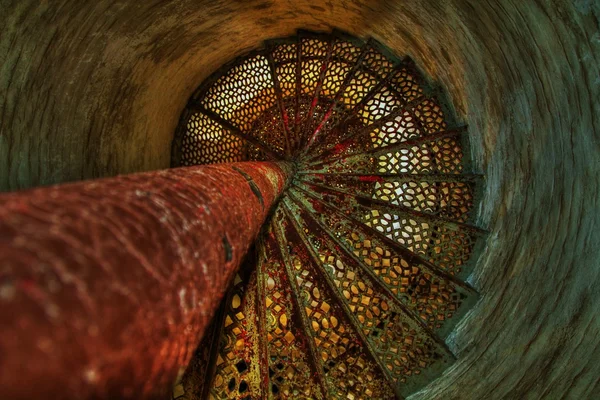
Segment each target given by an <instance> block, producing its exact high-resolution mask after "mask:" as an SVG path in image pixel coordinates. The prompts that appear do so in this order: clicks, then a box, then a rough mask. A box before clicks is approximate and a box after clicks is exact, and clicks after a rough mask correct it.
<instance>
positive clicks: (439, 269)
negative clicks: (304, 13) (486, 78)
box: [174, 31, 485, 400]
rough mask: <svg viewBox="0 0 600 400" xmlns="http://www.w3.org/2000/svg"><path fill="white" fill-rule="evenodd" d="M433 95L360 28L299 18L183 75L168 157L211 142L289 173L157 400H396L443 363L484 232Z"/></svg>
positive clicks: (204, 159) (451, 124)
mask: <svg viewBox="0 0 600 400" xmlns="http://www.w3.org/2000/svg"><path fill="white" fill-rule="evenodd" d="M438 94H439V93H438V91H435V90H433V89H432V88H431V87H429V86H428V84H427V83H426V82H425V80H424V79H423V78H422V77H421V75H420V74H419V73H418V71H417V69H416V68H415V66H414V64H413V63H412V62H411V61H410V60H409V59H407V58H404V59H400V58H397V57H394V56H393V55H391V54H389V52H388V51H387V50H386V49H385V48H383V46H381V45H380V44H378V43H377V42H375V41H374V40H369V41H366V42H363V41H361V40H358V39H356V38H353V37H351V36H349V35H346V34H343V33H340V32H336V33H334V34H323V33H312V32H306V31H300V32H299V33H298V36H297V37H295V38H284V39H276V40H272V41H269V42H267V44H266V46H265V48H264V49H259V50H255V51H253V52H251V53H249V54H248V55H247V56H246V57H242V58H240V59H237V60H235V61H234V62H232V63H231V64H229V65H228V66H227V67H226V68H224V69H223V70H220V71H219V72H218V73H216V75H214V76H213V77H212V78H210V79H209V80H208V81H207V82H206V83H205V84H203V85H202V86H201V87H200V88H199V89H198V91H197V92H196V93H195V94H194V96H193V97H192V99H191V100H190V104H189V107H188V110H187V111H186V112H189V113H190V114H191V115H190V116H186V114H184V117H183V118H182V124H181V126H180V130H179V132H178V139H177V140H176V141H175V144H174V153H176V154H180V155H181V157H179V158H177V159H176V160H175V162H176V163H181V164H182V165H194V164H202V163H210V162H215V161H217V160H216V159H215V158H214V156H213V155H214V154H219V155H223V153H222V152H219V151H217V150H218V149H221V147H219V146H223V145H225V148H226V149H227V150H226V153H225V154H230V155H231V156H232V157H241V158H242V159H248V160H254V159H260V158H261V157H264V156H268V155H269V154H270V155H271V156H273V157H276V158H278V159H280V160H286V159H290V160H292V161H293V162H294V165H295V167H296V168H297V171H296V174H295V175H294V179H293V181H292V183H291V185H290V186H289V188H288V189H287V190H286V191H285V193H284V194H283V196H282V201H281V202H280V203H279V204H278V206H277V208H276V211H275V214H274V217H273V219H272V223H271V224H270V225H269V227H268V228H267V229H265V232H264V235H263V236H262V237H261V240H260V241H259V242H258V244H257V255H256V257H255V259H253V260H250V264H251V265H250V266H249V269H248V270H247V272H246V274H245V275H244V276H242V275H241V274H240V276H238V277H237V278H236V282H235V284H234V285H233V287H232V288H231V290H230V292H229V294H228V296H227V298H226V300H225V301H224V302H223V304H222V312H221V314H220V318H218V319H215V322H214V324H215V327H214V329H213V330H212V331H211V334H210V335H209V336H207V338H205V341H204V343H203V344H202V345H201V346H200V347H199V348H198V350H197V353H196V354H197V357H196V361H195V362H194V363H193V364H192V365H191V366H190V369H188V371H187V372H186V374H185V375H184V377H183V379H182V381H181V383H180V384H178V385H177V386H176V388H177V390H176V391H175V392H174V397H175V398H180V399H189V400H192V399H204V398H210V399H250V398H252V399H254V398H274V399H295V398H314V399H330V398H350V399H352V398H355V399H358V398H376V399H388V398H403V397H404V396H407V395H409V394H411V393H413V392H414V391H416V390H418V389H419V388H422V387H423V386H424V385H425V384H427V383H429V382H431V381H432V380H433V379H435V378H436V377H438V376H440V374H441V373H442V371H443V370H444V369H446V368H447V367H448V365H450V364H451V363H452V362H454V360H455V356H454V354H453V353H452V351H451V350H450V349H449V348H448V347H447V346H446V344H445V343H444V338H446V337H447V335H448V334H449V332H450V331H451V330H452V329H453V328H454V326H455V325H456V323H457V321H459V320H460V318H461V317H462V316H463V315H465V313H466V312H467V311H468V310H469V309H470V308H471V306H472V305H473V304H474V303H475V301H477V298H478V296H477V293H476V291H475V290H474V289H473V288H472V287H471V286H470V285H469V284H467V283H465V282H464V279H465V278H466V277H467V276H468V274H469V273H470V271H471V268H470V264H469V259H470V256H471V254H472V253H473V251H474V250H475V244H476V242H477V240H478V239H479V238H480V237H481V236H482V235H484V234H485V232H484V231H483V230H481V229H479V228H478V227H476V226H474V225H473V224H472V221H471V220H470V218H469V215H470V212H471V210H472V209H473V207H474V205H475V202H476V197H477V196H476V192H477V186H478V183H479V182H480V181H481V176H478V175H476V174H472V173H470V171H469V164H468V162H466V161H467V160H466V157H465V156H464V152H463V146H464V145H466V144H467V142H466V140H465V138H466V136H467V129H466V127H464V126H460V125H459V124H457V123H456V122H455V121H454V120H453V119H452V117H451V114H450V113H449V111H448V107H445V106H444V103H443V102H442V101H441V100H440V97H439V96H438ZM290 116H293V117H292V118H290ZM203 118H208V119H209V120H210V121H209V122H207V123H205V124H204V125H203V127H205V128H206V129H202V127H200V126H198V125H197V124H196V125H194V124H190V123H189V121H197V120H201V119H203ZM215 133H217V134H216V135H215ZM232 136H235V137H237V138H241V139H242V140H241V141H239V142H236V141H233V140H231V139H230V138H231V137H232ZM207 137H215V138H220V139H222V140H223V142H220V141H219V140H215V141H213V142H209V141H207V140H206V138H207ZM181 144H183V145H181ZM265 149H268V151H265ZM261 151H262V152H263V153H264V155H261V153H260V152H261ZM218 161H227V157H225V158H223V159H219V160H218ZM176 165H179V164H176ZM253 267H254V268H253Z"/></svg>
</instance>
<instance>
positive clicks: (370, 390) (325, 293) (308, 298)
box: [280, 223, 393, 399]
mask: <svg viewBox="0 0 600 400" xmlns="http://www.w3.org/2000/svg"><path fill="white" fill-rule="evenodd" d="M283 229H284V232H283V235H284V236H283V238H282V240H285V242H284V243H280V244H287V246H288V248H289V253H290V257H289V263H288V264H286V267H287V268H288V269H289V271H290V272H289V273H290V275H291V276H293V277H294V280H295V282H294V286H295V288H296V292H297V293H299V294H300V298H301V301H302V305H303V306H304V312H305V315H306V319H307V321H308V322H309V323H310V332H311V337H312V338H313V341H314V342H313V343H314V346H315V348H316V350H317V361H318V362H319V363H320V365H321V368H322V369H323V371H324V373H325V379H326V381H327V385H328V387H329V390H330V392H331V393H332V394H334V395H335V396H336V397H338V398H348V396H352V397H353V398H357V399H367V398H373V397H374V398H392V397H393V391H392V390H391V388H390V387H389V385H388V384H387V383H386V384H384V385H383V386H382V385H381V383H383V382H386V379H385V378H384V377H383V376H382V373H381V371H380V370H379V368H378V367H377V365H376V364H375V362H374V361H373V360H372V359H370V357H369V354H368V352H367V351H366V349H365V348H364V344H363V343H362V341H361V339H360V337H359V335H357V333H356V332H355V331H354V329H353V328H352V325H351V323H349V321H348V318H347V317H346V314H345V313H344V312H343V310H342V307H341V306H340V305H339V304H338V302H337V301H336V300H335V297H334V296H332V294H331V291H330V290H329V289H328V288H327V286H326V285H325V284H324V282H322V281H321V280H319V279H317V278H316V277H317V276H319V274H318V272H317V270H316V267H315V265H314V264H313V262H312V260H311V258H310V255H309V254H308V252H307V250H306V248H305V247H303V246H302V241H301V239H300V238H299V237H298V234H297V232H296V231H295V229H294V228H293V226H292V225H291V223H288V224H285V225H284V226H283Z"/></svg>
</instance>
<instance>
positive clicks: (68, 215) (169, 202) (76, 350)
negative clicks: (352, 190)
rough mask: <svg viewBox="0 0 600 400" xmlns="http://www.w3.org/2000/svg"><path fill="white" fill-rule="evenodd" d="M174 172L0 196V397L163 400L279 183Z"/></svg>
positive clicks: (216, 169) (274, 172) (264, 168)
mask: <svg viewBox="0 0 600 400" xmlns="http://www.w3.org/2000/svg"><path fill="white" fill-rule="evenodd" d="M290 172H291V169H290V167H289V165H286V164H281V163H279V164H277V163H264V162H246V163H234V164H222V165H218V166H201V167H190V168H178V169H171V170H167V171H159V172H151V173H144V174H136V175H130V176H122V177H117V178H111V179H104V180H98V181H89V182H82V183H76V184H68V185H62V186H56V187H47V188H41V189H36V190H31V191H26V192H19V193H14V194H5V195H2V196H0V327H1V329H0V398H2V399H24V398H35V399H43V398H44V399H84V398H100V399H117V398H118V399H121V398H132V399H133V398H135V399H140V398H165V397H167V396H168V394H169V392H170V390H171V386H172V384H173V382H174V381H175V379H176V377H177V376H178V374H181V373H182V372H183V370H184V368H185V366H187V364H188V363H189V361H190V358H191V355H192V353H193V351H194V349H195V347H196V346H197V344H198V342H199V340H200V338H201V336H202V335H203V333H204V331H205V328H206V326H207V324H208V323H209V321H210V319H211V317H212V316H213V313H214V311H215V309H216V307H217V306H218V304H219V302H220V300H221V298H222V296H223V294H224V292H225V290H226V288H227V287H228V285H229V283H230V282H231V281H232V279H233V277H234V275H235V273H236V270H237V268H238V266H239V265H240V262H241V261H242V259H243V257H244V256H245V254H246V253H247V250H248V248H249V246H250V244H251V243H252V242H253V241H254V239H255V238H256V236H257V234H258V232H259V230H260V228H261V226H262V225H263V223H264V221H265V218H266V217H267V215H268V214H269V212H270V210H271V206H272V205H273V204H274V202H275V201H276V200H277V198H278V196H279V195H280V194H281V192H282V190H283V189H284V187H285V185H286V181H287V179H288V178H289V174H290Z"/></svg>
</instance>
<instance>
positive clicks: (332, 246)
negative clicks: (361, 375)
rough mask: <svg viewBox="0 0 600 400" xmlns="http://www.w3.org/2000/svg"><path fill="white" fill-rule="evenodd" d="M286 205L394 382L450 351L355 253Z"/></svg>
mask: <svg viewBox="0 0 600 400" xmlns="http://www.w3.org/2000/svg"><path fill="white" fill-rule="evenodd" d="M286 206H287V207H288V208H289V209H290V210H291V212H292V214H295V215H297V217H298V218H297V223H298V224H299V225H300V226H301V228H302V229H301V232H304V235H305V236H306V239H305V240H307V241H308V242H309V243H310V247H312V248H314V249H318V258H319V261H320V263H321V264H320V265H321V268H322V269H323V270H324V271H326V272H327V273H328V275H329V277H330V279H331V281H333V283H334V285H335V288H336V289H337V291H338V296H341V297H343V299H344V300H345V301H346V303H347V304H348V308H349V310H350V312H351V315H353V316H354V318H355V319H356V321H357V322H358V324H359V325H360V327H361V328H362V330H363V333H364V335H365V336H366V337H367V339H368V340H369V343H370V344H371V346H373V348H374V349H375V351H376V352H377V355H378V357H379V358H380V359H381V360H382V361H383V364H384V368H387V369H388V370H389V371H390V372H391V374H392V376H393V379H394V381H395V382H396V383H398V382H402V383H404V382H406V380H407V379H409V378H410V377H411V376H415V375H420V374H421V373H422V372H423V369H424V368H426V367H428V366H430V365H431V364H432V363H434V362H437V361H441V360H442V358H443V357H444V356H447V355H448V353H449V351H448V350H446V349H445V348H444V346H443V345H441V344H439V343H436V342H435V340H434V339H433V338H432V337H431V334H430V333H429V332H427V331H426V330H425V329H423V327H422V326H421V325H420V323H419V322H418V321H415V320H414V319H413V316H412V315H410V314H407V313H406V311H405V310H404V308H403V307H402V306H401V305H400V304H399V303H398V302H397V300H395V299H393V298H390V297H389V296H388V295H387V294H386V292H385V291H382V290H381V288H380V287H379V286H378V285H377V284H376V283H375V282H374V281H373V279H372V278H370V277H369V273H368V269H367V270H365V269H364V267H365V265H361V264H360V263H359V264H357V263H356V262H355V260H356V258H355V257H352V256H351V255H348V253H346V252H344V250H342V248H341V247H342V246H340V245H339V244H337V242H336V239H335V236H334V234H332V233H331V232H327V231H325V230H323V229H322V228H320V227H317V226H315V224H314V223H310V222H311V221H313V217H312V216H310V215H308V214H307V213H306V212H305V211H303V210H302V209H298V208H297V207H296V206H295V205H294V204H292V203H290V202H288V201H286Z"/></svg>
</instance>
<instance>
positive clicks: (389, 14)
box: [0, 0, 600, 399]
mask: <svg viewBox="0 0 600 400" xmlns="http://www.w3.org/2000/svg"><path fill="white" fill-rule="evenodd" d="M85 3H87V2H74V1H66V0H60V1H53V2H49V1H39V0H36V1H34V0H13V1H11V0H0V27H2V28H0V32H1V34H0V189H1V190H13V189H18V188H25V187H31V186H37V185H43V184H50V183H56V182H63V181H70V180H79V179H85V178H94V177H100V176H109V175H115V174H119V173H128V172H134V171H142V170H150V169H158V168H166V167H168V166H169V158H170V144H171V139H172V135H173V132H174V129H175V126H176V124H177V120H178V118H179V114H180V111H181V110H182V109H183V106H184V104H185V102H186V101H187V99H188V97H189V95H190V94H191V92H192V91H193V90H194V89H195V88H196V86H197V85H198V84H199V83H200V82H201V81H202V80H203V79H204V78H205V77H207V76H208V75H209V74H210V73H211V72H212V71H213V70H215V69H216V68H217V67H218V66H220V65H222V64H223V63H225V62H226V61H228V60H230V59H231V58H233V57H234V56H236V55H238V54H241V53H243V52H244V51H245V50H248V49H250V48H253V47H256V46H258V45H259V43H260V42H261V41H262V40H263V39H267V38H271V37H280V36H287V35H291V34H293V33H294V31H295V30H296V29H297V28H306V29H312V30H330V29H331V28H332V27H337V28H340V29H343V30H346V31H348V32H350V33H352V34H354V35H356V36H363V37H366V36H373V37H375V38H376V39H378V40H380V41H381V42H383V43H385V44H386V45H388V46H389V47H391V48H392V49H393V50H394V51H395V52H396V53H397V54H408V55H410V56H411V57H412V58H413V59H414V60H415V61H416V62H417V64H418V65H419V66H420V67H421V68H422V69H424V70H425V71H426V72H427V73H428V74H429V75H430V76H432V78H433V79H434V80H437V81H438V82H440V83H441V84H442V86H444V87H445V88H446V89H447V90H448V91H449V93H450V95H451V97H452V100H453V102H454V105H455V107H456V109H457V112H458V114H459V115H461V116H462V118H463V119H464V121H467V122H468V123H469V124H470V126H471V135H472V143H473V155H474V158H475V159H476V160H477V164H478V166H479V169H480V170H481V171H482V172H484V173H485V174H486V176H487V190H486V191H485V193H484V199H483V202H482V208H481V209H480V210H479V221H480V223H481V224H482V225H484V226H487V227H488V228H489V230H490V235H489V238H488V241H487V247H486V249H485V250H484V251H483V252H482V254H481V257H480V262H479V266H478V269H477V270H476V272H475V274H474V275H473V277H472V283H473V284H474V285H475V286H476V287H477V288H478V289H479V290H480V292H481V293H482V300H481V301H480V303H479V305H478V306H476V307H475V309H474V310H473V311H472V312H471V314H470V315H469V316H468V317H467V318H466V319H465V320H464V321H463V322H462V323H461V324H460V325H459V327H458V328H457V330H456V331H455V332H454V334H453V335H452V337H451V338H450V342H451V343H450V345H451V347H452V348H453V349H454V350H455V351H456V352H457V354H458V355H459V361H458V362H457V363H456V364H455V365H454V366H453V367H452V368H451V369H449V370H448V371H447V372H446V373H445V374H444V376H443V377H442V378H440V379H438V380H437V381H435V382H434V383H432V384H431V385H430V386H429V387H428V388H426V389H425V390H424V391H423V392H422V393H419V394H416V395H415V396H413V397H414V398H415V399H432V398H433V399H504V398H506V399H522V398H527V399H538V398H563V397H566V398H573V399H584V398H594V396H595V394H596V393H597V392H598V390H599V389H600V387H599V386H600V384H599V377H600V364H599V363H598V362H597V360H598V359H600V350H599V346H600V320H599V319H598V317H597V312H598V309H599V308H600V300H599V299H598V297H599V295H600V279H599V275H600V268H599V267H600V265H599V261H598V260H599V259H600V251H599V248H600V235H599V234H598V233H597V231H598V229H599V228H600V224H599V222H600V213H599V212H598V209H599V207H598V197H599V196H598V193H599V190H600V182H599V180H600V178H598V173H599V172H600V142H599V141H600V138H599V136H600V117H599V115H600V78H599V76H600V70H599V69H600V68H599V65H600V30H599V22H598V19H599V18H600V5H598V3H597V2H594V1H593V0H572V1H567V0H565V1H551V0H527V1H523V0H496V1H491V0H487V1H484V0H452V1H450V0H449V1H444V2H436V3H437V4H433V2H431V1H427V0H405V1H392V0H389V1H385V0H330V1H324V2H319V3H317V2H312V1H306V0H296V1H285V0H277V1H269V0H260V1H254V0H252V1H250V0H228V1H226V0H222V1H215V0H211V1H206V0H173V1H164V0H153V1H145V2H133V1H128V2H125V1H117V0H99V1H97V2H94V3H93V4H92V3H88V4H85Z"/></svg>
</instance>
